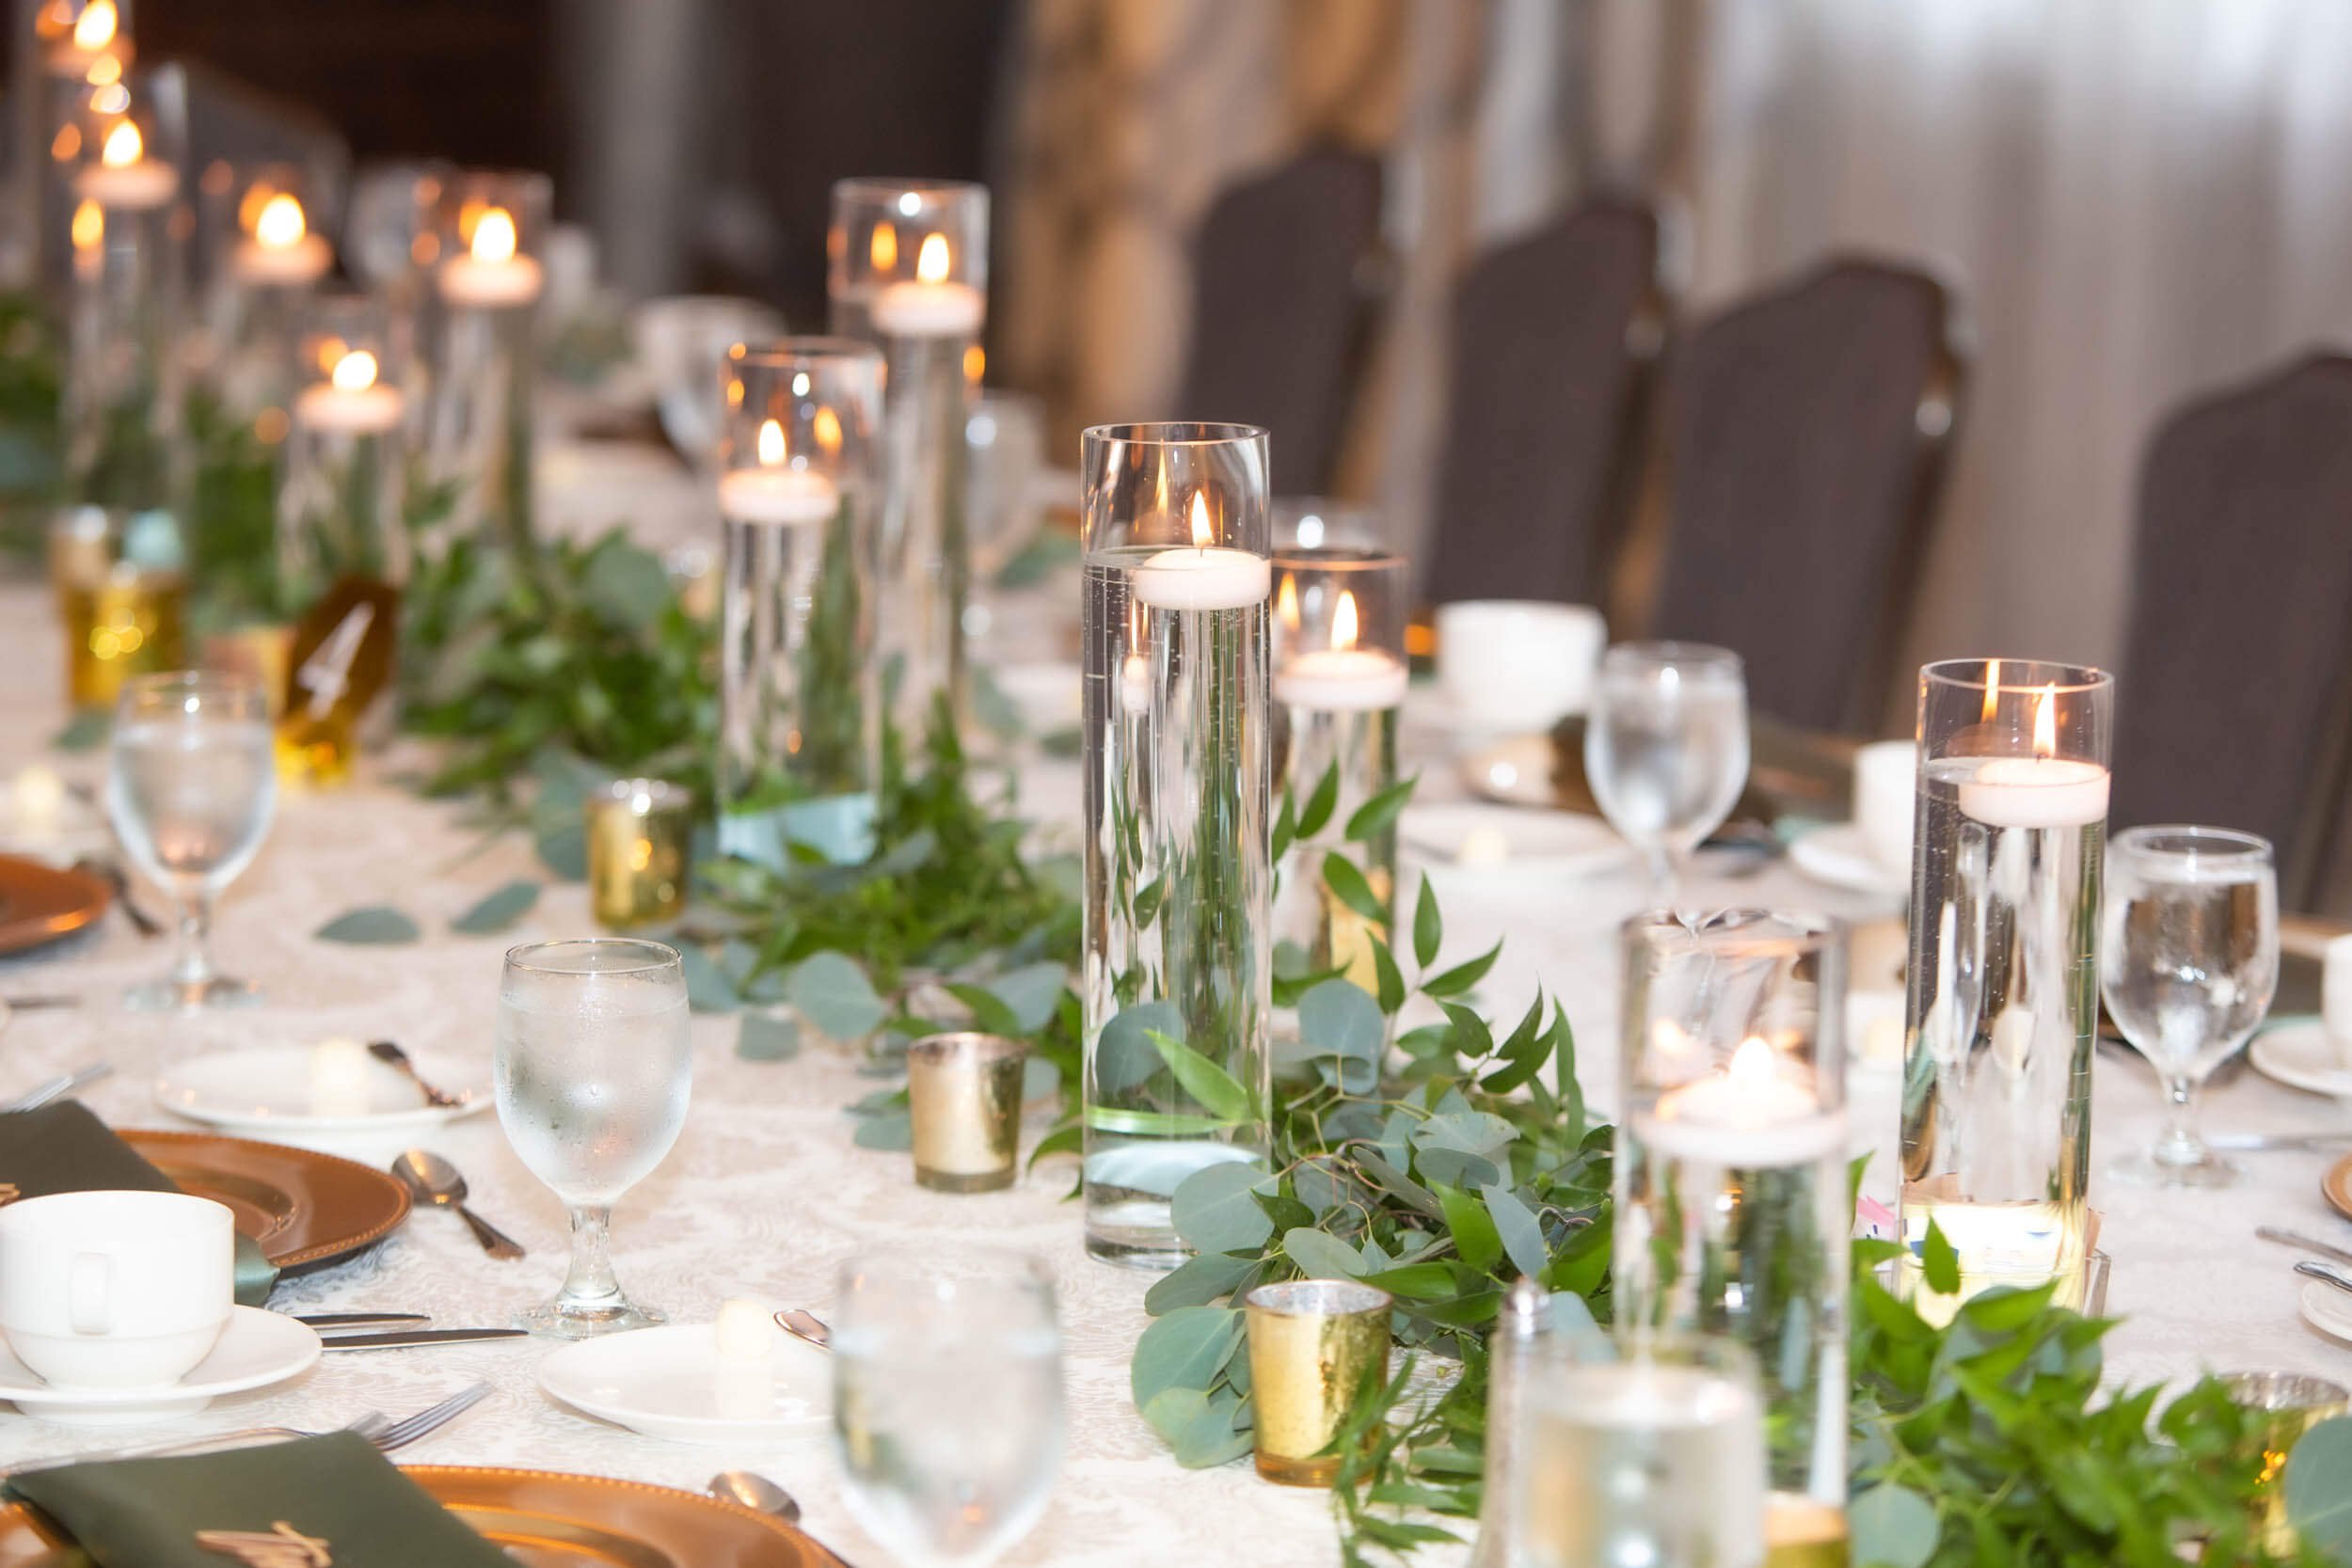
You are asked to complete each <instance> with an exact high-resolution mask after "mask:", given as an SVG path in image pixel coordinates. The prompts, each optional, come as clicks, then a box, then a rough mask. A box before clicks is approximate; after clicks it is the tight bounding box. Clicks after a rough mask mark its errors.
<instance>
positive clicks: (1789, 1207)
mask: <svg viewBox="0 0 2352 1568" xmlns="http://www.w3.org/2000/svg"><path fill="white" fill-rule="evenodd" d="M1624 941H1625V964H1626V972H1625V973H1626V989H1625V1012H1624V1041H1625V1044H1624V1084H1625V1102H1624V1106H1623V1108H1622V1110H1621V1112H1620V1116H1619V1122H1618V1132H1617V1158H1616V1164H1615V1186H1616V1191H1615V1197H1616V1212H1617V1233H1616V1244H1615V1247H1614V1250H1613V1259H1614V1261H1613V1267H1612V1272H1611V1280H1612V1288H1613V1297H1614V1301H1615V1311H1616V1319H1617V1322H1618V1323H1621V1324H1635V1325H1640V1326H1642V1327H1645V1328H1663V1329H1675V1330H1692V1331H1701V1332H1705V1333H1709V1334H1720V1335H1724V1336H1726V1337H1728V1338H1733V1339H1737V1340H1739V1341H1740V1343H1742V1344H1744V1345H1746V1346H1747V1347H1748V1348H1749V1349H1750V1350H1751V1351H1753V1352H1754V1353H1755V1354H1756V1361H1757V1363H1758V1365H1759V1366H1760V1367H1761V1368H1762V1370H1763V1371H1762V1377H1763V1385H1762V1386H1763V1391H1764V1402H1765V1408H1766V1410H1767V1412H1768V1415H1769V1417H1770V1426H1771V1433H1772V1451H1771V1455H1770V1464H1769V1470H1770V1478H1771V1483H1772V1488H1773V1491H1774V1511H1775V1512H1780V1511H1782V1510H1784V1509H1786V1510H1787V1511H1788V1512H1790V1513H1795V1514H1810V1513H1818V1512H1819V1511H1820V1510H1821V1509H1824V1508H1826V1509H1829V1510H1833V1511H1835V1510H1841V1509H1842V1508H1843V1507H1844V1504H1845V1498H1846V1399H1847V1379H1846V1283H1847V1240H1848V1237H1849V1235H1850V1234H1851V1229H1852V1220H1851V1210H1850V1208H1849V1204H1848V1199H1847V1195H1846V1148H1847V1143H1846V1042H1845V1015H1846V937H1845V931H1844V929H1843V927H1840V926H1839V925H1838V924H1837V923H1836V922H1835V921H1831V920H1826V919H1823V918H1820V917H1819V916H1812V915H1797V914H1779V913H1771V912H1766V911H1751V910H1732V911H1723V912H1721V913H1717V914H1712V915H1708V916H1706V917H1704V918H1700V917H1693V916H1688V915H1675V914H1670V913H1664V912H1657V913H1651V914H1644V915H1637V916H1635V917H1634V918H1633V919H1631V920H1629V921H1628V922H1627V923H1626V925H1625V928H1624Z"/></svg>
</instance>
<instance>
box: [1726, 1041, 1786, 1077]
mask: <svg viewBox="0 0 2352 1568" xmlns="http://www.w3.org/2000/svg"><path fill="white" fill-rule="evenodd" d="M1728 1070H1729V1073H1730V1077H1731V1081H1732V1082H1733V1083H1735V1084H1739V1085H1744V1086H1747V1087H1750V1088H1754V1087H1757V1086H1759V1085H1763V1084H1767V1083H1769V1082H1771V1081H1772V1079H1773V1078H1775V1077H1777V1076H1779V1073H1780V1053H1778V1052H1776V1051H1774V1050H1773V1049H1772V1041H1770V1040H1768V1039H1766V1038H1765V1037H1763V1036H1761V1035H1750V1036H1749V1037H1747V1038H1746V1039H1743V1040H1741V1041H1740V1049H1739V1050H1737V1051H1734V1052H1733V1053H1731V1066H1730V1068H1729V1069H1728Z"/></svg>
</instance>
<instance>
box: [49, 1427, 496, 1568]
mask: <svg viewBox="0 0 2352 1568" xmlns="http://www.w3.org/2000/svg"><path fill="white" fill-rule="evenodd" d="M8 1484H9V1486H10V1488H11V1489H13V1490H14V1491H15V1493H16V1495H17V1496H18V1497H23V1498H24V1500H25V1501H26V1502H29V1503H31V1504H32V1505H33V1506H34V1507H35V1508H38V1509H40V1511H41V1513H45V1514H47V1515H48V1516H49V1517H50V1519H51V1520H53V1521H55V1522H56V1524H57V1525H58V1526H60V1527H62V1528H63V1529H64V1530H65V1532H66V1533H67V1534H68V1535H70V1536H72V1539H73V1542H74V1544H76V1545H78V1546H79V1547H80V1548H81V1549H82V1550H83V1551H84V1552H85V1553H87V1555H88V1556H89V1557H90V1559H91V1560H93V1561H95V1562H97V1563H99V1564H100V1565H101V1568H233V1565H234V1564H235V1563H237V1562H240V1561H243V1562H246V1563H250V1564H253V1565H255V1568H273V1565H275V1564H278V1563H285V1564H301V1565H303V1568H310V1565H313V1564H330V1563H331V1564H332V1568H426V1565H427V1564H430V1565H431V1568H515V1563H514V1560H513V1559H512V1558H509V1557H508V1556H507V1555H506V1554H505V1553H504V1552H502V1551H501V1550H500V1549H499V1548H498V1547H496V1546H494V1545H492V1544H490V1543H488V1542H487V1541H485V1540H483V1539H482V1537H480V1536H479V1535H476V1534H475V1533H474V1532H473V1531H472V1530H470V1529H469V1528H467V1527H466V1525H465V1522H464V1521H463V1520H461V1519H459V1518H458V1517H457V1516H456V1515H455V1514H453V1513H450V1512H449V1511H448V1510H447V1509H445V1508H443V1507H442V1506H441V1505H440V1504H439V1503H437V1502H435V1501H434V1500H433V1498H432V1497H431V1496H430V1495H428V1494H427V1493H426V1492H425V1490H424V1488H422V1487H421V1486H419V1485H418V1484H417V1483H416V1482H415V1481H410V1480H409V1479H408V1478H407V1477H406V1476H404V1475H402V1474H401V1473H400V1471H399V1469H398V1468H396V1467H395V1466H394V1465H393V1464H392V1462H391V1461H390V1460H389V1459H386V1458H385V1457H384V1456H383V1455H382V1454H380V1453H378V1452H377V1451H376V1449H375V1446H374V1445H373V1444H372V1443H370V1442H369V1441H368V1440H367V1439H366V1438H364V1437H362V1436H360V1435H359V1434H358V1433H352V1432H333V1433H327V1434H326V1436H324V1437H304V1438H298V1439H296V1440H294V1441H293V1442H288V1443H270V1444H266V1445H264V1446H262V1447H261V1448H253V1449H230V1450H229V1451H227V1452H224V1453H205V1454H190V1455H187V1456H186V1457H184V1458H180V1459H118V1460H115V1461H113V1462H111V1463H104V1462H102V1463H97V1464H89V1465H64V1466H62V1467H60V1468H58V1469H55V1470H40V1471H36V1472H35V1473H34V1474H32V1475H28V1476H20V1477H18V1478H17V1479H16V1480H15V1481H10V1482H9V1483H8ZM199 1532H201V1533H203V1534H205V1535H207V1536H208V1537H210V1541H209V1544H208V1542H206V1541H199V1539H198V1537H199ZM214 1532H224V1533H226V1534H228V1535H230V1536H244V1537H247V1538H249V1539H247V1540H243V1541H239V1540H226V1541H224V1540H222V1539H220V1535H219V1534H215V1533H214ZM289 1532H292V1533H289ZM296 1535H299V1536H301V1537H305V1538H308V1539H309V1540H311V1541H316V1542H320V1543H323V1550H324V1552H325V1554H326V1555H324V1556H321V1555H317V1554H316V1553H314V1552H309V1551H306V1550H305V1549H304V1548H303V1547H302V1546H301V1544H299V1542H297V1541H296V1540H295V1539H294V1537H295V1536H296Z"/></svg>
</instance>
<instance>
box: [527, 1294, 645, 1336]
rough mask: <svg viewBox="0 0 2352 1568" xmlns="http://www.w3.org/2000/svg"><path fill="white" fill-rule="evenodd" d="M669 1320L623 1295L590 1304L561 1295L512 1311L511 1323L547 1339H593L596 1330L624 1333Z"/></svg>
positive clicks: (596, 1332) (608, 1332)
mask: <svg viewBox="0 0 2352 1568" xmlns="http://www.w3.org/2000/svg"><path fill="white" fill-rule="evenodd" d="M669 1321H670V1315H669V1314H668V1313H667V1312H663V1311H660V1309H658V1308H656V1307H640V1306H638V1305H637V1304H636V1303H635V1302H632V1301H630V1300H629V1299H628V1297H627V1296H614V1297H612V1299H611V1300H610V1301H606V1302H601V1303H597V1304H596V1305H593V1306H579V1307H573V1306H567V1305H565V1303H564V1301H563V1300H562V1299H561V1298H558V1299H557V1300H554V1301H551V1302H548V1304H547V1305H546V1306H545V1307H532V1309H531V1310H530V1311H528V1312H522V1313H518V1314H516V1318H515V1326H516V1328H527V1329H529V1330H531V1332H532V1333H533V1334H544V1335H546V1336H547V1337H548V1338H550V1339H593V1338H596V1337H597V1336H598V1335H600V1334H626V1333H628V1331H629V1330H630V1329H632V1328H659V1327H660V1326H661V1325H662V1324H663V1323H668V1322H669Z"/></svg>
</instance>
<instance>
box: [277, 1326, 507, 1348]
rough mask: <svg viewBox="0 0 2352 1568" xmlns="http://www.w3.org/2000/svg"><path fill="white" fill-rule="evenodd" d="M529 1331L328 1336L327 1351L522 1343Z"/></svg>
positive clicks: (425, 1331)
mask: <svg viewBox="0 0 2352 1568" xmlns="http://www.w3.org/2000/svg"><path fill="white" fill-rule="evenodd" d="M530 1333H531V1330H529V1329H527V1328H404V1329H397V1330H394V1331H393V1332H391V1333H389V1334H329V1335H327V1336H326V1338H322V1339H321V1340H320V1341H319V1343H320V1344H321V1345H323V1346H325V1347H326V1349H328V1350H398V1349H399V1348H401V1347H402V1346H404V1345H464V1344H470V1343H472V1342H473V1341H474V1340H477V1339H520V1338H525V1337H526V1336H528V1335H529V1334H530Z"/></svg>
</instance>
